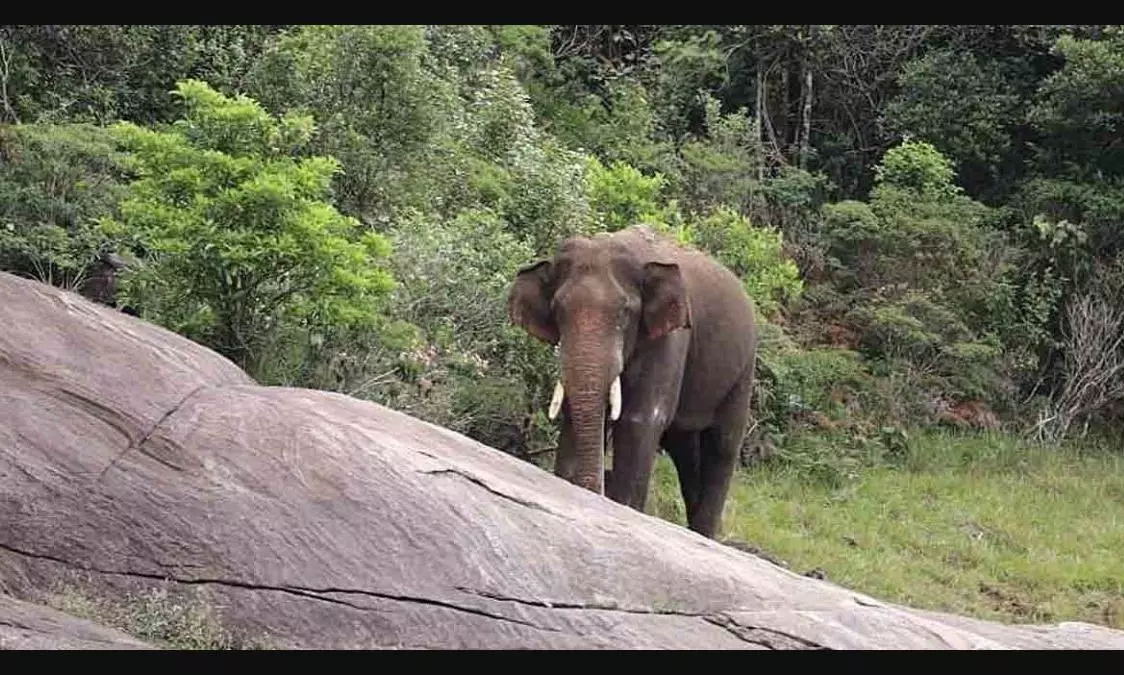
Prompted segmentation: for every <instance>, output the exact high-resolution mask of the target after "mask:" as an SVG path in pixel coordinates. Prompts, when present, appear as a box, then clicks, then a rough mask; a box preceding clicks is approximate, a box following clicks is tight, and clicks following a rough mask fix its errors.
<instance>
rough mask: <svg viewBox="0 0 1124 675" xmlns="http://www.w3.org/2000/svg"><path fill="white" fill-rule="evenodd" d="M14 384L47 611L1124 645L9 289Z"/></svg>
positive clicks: (343, 638) (622, 641)
mask: <svg viewBox="0 0 1124 675" xmlns="http://www.w3.org/2000/svg"><path fill="white" fill-rule="evenodd" d="M0 383H2V387H0V481H2V491H0V590H3V591H5V592H8V593H11V594H14V595H17V596H18V597H21V598H24V599H29V598H31V599H34V598H36V597H37V593H38V592H39V590H38V589H42V588H45V587H46V586H47V585H49V584H52V583H57V581H58V580H59V579H84V580H86V581H85V582H83V583H86V584H87V585H91V586H96V587H97V590H98V591H99V592H105V591H108V592H113V591H115V590H120V589H125V588H131V587H137V586H139V587H147V586H151V585H156V584H161V583H166V582H170V583H171V585H172V586H173V587H176V586H178V587H183V588H195V589H199V588H204V589H206V590H207V591H209V594H210V597H212V598H213V600H214V606H215V607H216V611H218V613H219V614H220V615H221V617H222V619H223V622H224V623H225V625H226V626H228V627H232V628H236V629H238V630H240V631H242V632H243V633H244V634H246V635H250V636H253V637H254V638H255V639H261V640H265V641H266V642H267V644H269V645H272V646H278V647H301V648H361V647H388V648H394V647H420V648H520V647H522V648H688V649H739V648H773V649H808V648H834V649H847V648H888V649H925V648H940V649H946V648H1106V647H1114V648H1124V633H1122V632H1119V631H1113V630H1109V629H1106V628H1101V627H1096V626H1091V625H1087V624H1077V623H1069V624H1062V625H1059V626H1051V627H1037V626H1011V625H1004V624H999V623H993V622H986V621H980V620H975V619H968V618H963V617H956V616H950V615H946V614H939V613H934V612H923V611H916V610H910V609H907V608H904V607H900V606H897V605H892V604H889V603H883V602H879V601H877V600H875V599H874V598H871V597H868V596H865V595H862V594H859V593H855V592H852V591H850V590H847V589H845V588H841V587H839V586H836V585H833V584H831V583H829V582H826V581H822V580H816V579H810V578H807V577H802V576H800V575H797V574H794V573H792V572H789V571H787V570H785V569H782V568H780V567H777V566H775V565H773V564H771V563H769V562H767V561H765V560H762V559H761V558H758V557H755V556H752V555H749V554H747V553H744V552H741V551H738V550H735V549H733V548H730V547H727V546H724V545H722V544H720V543H717V542H713V541H710V540H707V539H704V538H703V537H701V536H698V535H696V534H694V533H692V532H690V531H688V530H687V529H685V528H682V527H679V526H676V525H673V524H671V523H667V522H664V521H662V520H659V519H657V518H654V517H650V516H646V515H644V514H641V513H638V512H636V511H633V510H631V509H628V508H626V507H624V506H621V505H617V504H614V503H612V502H610V501H609V500H607V499H605V498H603V497H600V496H598V495H595V494H592V493H590V492H586V491H584V490H582V489H579V488H577V487H575V486H572V485H569V484H567V483H565V482H563V481H561V480H559V479H557V478H555V477H554V476H552V475H550V474H549V473H547V472H544V471H542V470H540V469H538V468H536V467H534V466H532V465H530V464H527V463H525V462H522V461H520V460H517V459H515V458H512V457H510V456H507V455H505V454H503V453H501V452H499V451H497V450H494V449H492V448H489V447H486V446H483V445H481V444H479V443H476V442H473V441H472V440H470V439H467V438H465V437H464V436H461V435H458V434H455V433H452V432H450V431H447V430H445V429H442V428H439V427H436V426H433V425H430V424H427V423H424V422H421V421H419V420H416V419H414V418H411V417H409V416H406V415H403V414H400V413H397V412H394V411H392V410H389V409H387V408H383V407H380V406H378V405H375V404H372V403H369V402H364V401H359V400H356V399H352V398H348V397H346V396H341V395H337V394H331V393H325V392H316V391H309V390H301V389H286V388H267V387H262V386H257V385H256V384H255V383H253V382H252V381H251V380H250V379H249V378H248V377H247V376H246V375H245V374H243V373H242V372H241V371H240V370H238V369H237V368H235V367H234V366H233V365H232V364H230V363H229V362H228V361H226V360H224V359H222V358H220V357H219V356H217V355H215V354H214V353H212V352H210V351H208V350H206V349H204V348H202V347H200V346H198V345H195V344H193V343H191V342H189V341H187V340H185V339H182V338H180V337H178V336H176V335H174V334H172V333H170V332H168V331H165V330H162V329H160V328H157V327H155V326H152V325H150V324H147V323H144V322H142V321H139V320H136V319H134V318H132V317H129V316H126V315H124V314H121V313H119V312H116V311H114V310H112V309H110V308H106V307H100V306H96V305H94V304H93V303H91V302H88V301H86V300H84V299H81V298H79V297H77V296H76V295H73V294H70V293H65V292H62V291H59V290H57V289H54V288H51V287H48V286H45V285H41V284H38V283H34V282H31V281H25V280H20V279H16V278H14V277H12V276H9V275H4V274H0ZM3 611H4V610H3V608H2V607H0V613H2V612H3ZM0 617H2V614H0Z"/></svg>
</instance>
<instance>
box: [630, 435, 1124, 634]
mask: <svg viewBox="0 0 1124 675" xmlns="http://www.w3.org/2000/svg"><path fill="white" fill-rule="evenodd" d="M809 447H810V446H809V445H808V444H805V446H804V448H803V451H804V454H803V455H802V456H800V457H798V459H799V460H801V461H782V462H775V463H773V464H772V465H771V466H763V467H760V468H756V469H753V470H746V471H742V472H739V474H738V476H737V477H736V479H735V484H734V485H733V487H732V488H731V494H730V499H729V501H728V503H727V506H726V511H725V518H724V528H723V529H724V532H723V535H722V536H723V537H729V538H731V539H737V540H741V541H743V542H746V543H749V544H752V545H754V546H757V547H759V548H760V549H762V550H764V551H766V552H767V553H769V554H771V555H773V556H775V557H777V558H780V559H781V560H783V561H785V562H786V563H787V564H788V565H789V566H790V567H791V568H792V569H794V570H796V571H798V572H805V571H807V570H810V569H814V568H818V569H820V570H823V571H824V572H825V573H826V575H827V577H828V578H829V579H830V580H832V581H834V582H836V583H839V584H841V585H844V586H847V587H849V588H853V589H855V590H857V591H861V592H864V593H868V594H870V595H873V596H875V597H879V598H881V599H884V600H887V601H892V602H900V603H902V604H906V605H910V606H914V607H919V608H926V609H934V610H943V611H950V612H954V613H958V614H964V615H969V616H977V617H981V618H986V619H993V620H1000V621H1008V622H1034V623H1037V622H1053V621H1061V620H1084V621H1089V622H1092V623H1099V624H1102V625H1108V626H1113V627H1116V628H1124V455H1122V454H1121V453H1120V452H1119V451H1116V452H1115V453H1113V452H1108V451H1103V450H1097V449H1086V450H1084V451H1081V452H1078V451H1075V450H1072V449H1069V450H1048V449H1045V448H1035V447H1032V446H1026V445H1022V444H1020V443H1018V442H1016V441H1015V440H1012V439H1010V438H1007V437H1004V436H1001V435H997V434H990V435H979V436H954V435H947V434H935V433H934V434H926V435H922V436H920V437H918V438H916V439H914V440H913V441H912V442H911V447H910V448H909V450H908V452H907V453H906V454H905V455H904V456H902V457H901V459H899V461H898V466H897V467H894V466H886V465H881V466H878V465H874V466H871V465H870V464H871V463H870V462H867V466H865V467H859V468H857V469H856V468H854V465H853V464H852V465H850V468H847V469H844V470H836V471H834V472H832V471H828V472H822V471H809V470H808V468H807V467H808V466H809V464H811V465H814V466H816V467H822V466H823V465H825V463H826V464H827V465H829V466H830V465H831V463H830V462H823V461H820V460H819V459H817V460H815V461H812V462H809V461H807V456H808V452H809ZM811 452H819V453H820V454H821V455H830V454H831V450H830V449H829V448H827V447H826V446H824V445H822V441H821V445H820V447H819V448H818V449H817V450H814V451H811ZM825 473H826V474H827V475H828V478H827V479H825V478H824V474H825ZM848 473H849V474H850V476H847V475H846V474H848ZM841 476H843V477H841ZM649 504H650V505H649V511H650V512H652V513H654V514H656V515H659V516H660V517H663V518H666V519H668V520H671V521H673V522H677V523H680V524H683V523H684V517H683V508H682V503H681V499H680V497H679V486H678V482H677V479H676V477H675V470H674V467H673V466H672V465H671V462H670V460H668V459H667V458H666V457H662V456H661V457H660V461H659V463H658V467H657V470H656V476H655V478H654V480H653V486H652V499H651V500H650V502H649Z"/></svg>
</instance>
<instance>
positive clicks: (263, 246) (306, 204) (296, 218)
mask: <svg viewBox="0 0 1124 675" xmlns="http://www.w3.org/2000/svg"><path fill="white" fill-rule="evenodd" d="M176 95H177V96H179V97H180V98H181V99H182V100H183V103H184V105H185V108H186V111H185V116H184V118H183V119H181V120H178V121H177V122H176V124H175V125H173V126H172V127H171V128H168V129H166V130H159V131H158V130H151V129H145V128H142V127H138V126H136V125H134V124H131V123H127V122H125V123H120V124H118V125H116V126H115V127H114V134H115V136H116V137H117V138H118V139H119V140H120V142H121V144H122V146H123V147H124V148H125V149H126V151H127V152H128V157H127V159H128V162H127V163H128V167H129V169H130V170H131V171H132V173H133V175H134V176H135V178H134V180H133V181H132V182H131V183H130V184H129V185H128V193H127V195H126V196H125V198H124V199H123V201H122V202H121V204H120V215H119V216H118V217H114V218H106V219H105V221H104V231H105V232H106V233H107V234H109V235H110V236H113V237H115V238H117V239H119V240H120V241H122V242H123V243H125V244H128V245H131V246H133V247H134V248H135V249H136V250H137V251H138V253H139V254H141V256H142V257H143V259H144V265H142V266H140V267H139V268H137V269H134V270H131V271H130V272H129V273H128V274H126V275H125V276H124V277H123V278H122V293H123V295H124V296H126V297H127V298H128V301H129V302H130V303H131V304H132V305H133V306H134V307H136V308H138V310H139V311H140V312H141V314H142V316H145V317H146V318H149V319H151V320H153V321H155V322H156V323H160V324H162V325H164V326H167V327H169V328H171V329H172V330H175V331H177V332H179V333H182V334H184V335H186V336H188V337H190V338H191V339H193V340H196V341H198V342H200V343H202V344H204V345H207V346H210V347H212V348H213V349H215V350H216V351H218V352H219V353H221V354H223V355H225V356H227V357H228V358H230V359H232V360H233V361H234V362H235V363H238V364H239V365H240V366H242V367H244V368H246V369H247V370H248V371H249V372H250V373H251V374H257V373H258V372H259V370H260V368H261V366H262V360H263V359H264V358H265V357H266V356H267V354H268V353H269V349H270V347H271V346H273V342H274V340H275V338H277V337H278V336H279V335H281V334H282V333H283V328H284V327H285V326H286V325H298V326H302V327H306V328H314V327H325V328H326V327H329V326H348V327H358V326H363V327H367V326H372V325H373V324H374V322H375V321H376V317H378V315H379V313H380V311H381V309H382V307H383V302H384V298H385V296H386V294H387V293H388V292H389V290H390V289H391V284H392V281H391V278H390V276H389V275H388V273H387V272H386V271H385V269H384V266H385V262H384V261H385V259H386V257H387V255H388V254H389V246H388V245H387V242H386V240H385V239H384V238H382V237H380V236H379V235H376V234H374V233H371V232H363V231H362V230H361V228H360V226H359V223H358V221H356V220H355V219H354V218H349V217H346V216H343V215H341V214H340V213H339V212H338V211H337V210H336V209H335V207H333V206H332V205H331V204H330V203H329V202H328V201H327V200H328V199H329V198H330V183H331V179H332V176H333V175H334V174H335V173H336V171H338V168H339V167H338V162H336V161H335V160H334V159H331V158H328V157H303V158H302V157H299V156H297V153H298V152H300V150H301V149H302V148H303V147H304V146H305V145H306V144H307V143H308V141H309V139H310V138H311V136H312V133H313V129H314V127H313V123H312V120H311V118H308V117H302V116H284V117H281V118H274V117H272V116H270V115H269V114H267V113H266V112H265V111H264V110H262V109H261V107H260V106H259V105H258V104H257V103H256V102H254V101H253V100H251V99H248V98H245V97H241V96H239V97H235V98H228V97H225V96H223V95H222V94H219V93H217V92H215V91H214V90H212V89H211V88H210V87H209V86H207V85H206V84H205V83H202V82H198V81H186V82H182V83H180V84H179V85H178V86H177V88H176Z"/></svg>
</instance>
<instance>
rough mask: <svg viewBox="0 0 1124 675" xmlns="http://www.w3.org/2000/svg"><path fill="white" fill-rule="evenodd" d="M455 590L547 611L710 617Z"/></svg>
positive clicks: (706, 615)
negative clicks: (564, 610)
mask: <svg viewBox="0 0 1124 675" xmlns="http://www.w3.org/2000/svg"><path fill="white" fill-rule="evenodd" d="M455 588H456V589H457V590H458V591H461V592H462V593H468V594H470V595H478V596H480V597H482V598H487V599H489V600H497V601H499V602H513V603H516V604H519V605H528V606H531V607H545V608H547V609H577V610H590V611H602V612H621V613H624V614H654V615H666V616H685V617H690V618H706V617H708V616H711V615H710V614H706V613H704V612H686V611H683V610H676V609H656V608H653V607H622V606H620V605H617V604H610V603H594V602H573V601H568V600H528V599H526V598H515V597H511V596H506V595H501V594H499V593H493V592H491V591H480V590H477V589H475V588H468V587H466V586H455Z"/></svg>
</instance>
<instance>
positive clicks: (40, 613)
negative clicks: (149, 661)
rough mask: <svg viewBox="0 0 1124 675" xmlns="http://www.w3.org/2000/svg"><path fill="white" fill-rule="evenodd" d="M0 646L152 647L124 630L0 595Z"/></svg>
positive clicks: (11, 647)
mask: <svg viewBox="0 0 1124 675" xmlns="http://www.w3.org/2000/svg"><path fill="white" fill-rule="evenodd" d="M0 649H152V647H151V646H149V645H148V644H146V643H144V642H141V641H140V640H137V639H134V638H132V637H130V636H128V635H125V634H124V633H122V632H120V631H118V630H114V629H112V628H106V627H104V626H99V625H98V624H96V623H93V622H91V621H87V620H86V619H79V618H77V617H74V616H71V615H69V614H65V613H63V612H60V611H58V610H55V609H51V608H50V607H43V606H41V605H35V604H32V603H30V602H24V601H22V600H17V599H15V598H13V597H11V596H7V595H3V594H0Z"/></svg>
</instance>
